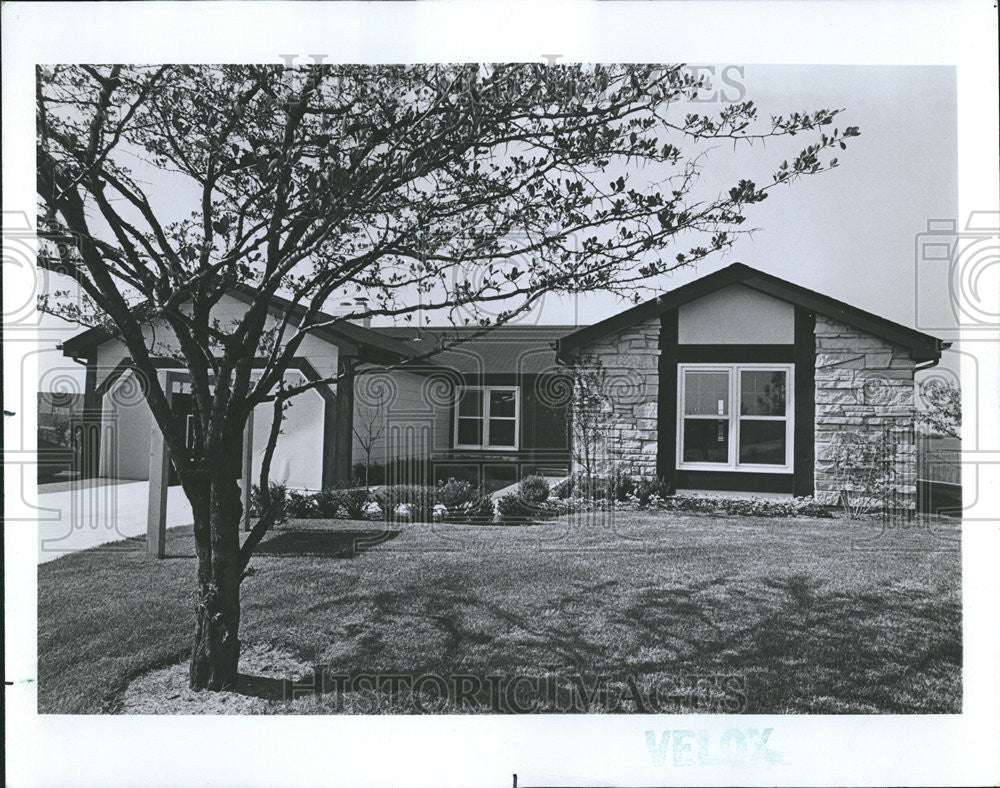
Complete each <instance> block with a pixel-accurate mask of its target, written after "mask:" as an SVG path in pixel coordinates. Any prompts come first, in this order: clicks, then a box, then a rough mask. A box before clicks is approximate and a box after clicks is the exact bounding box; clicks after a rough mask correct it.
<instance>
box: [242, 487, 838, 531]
mask: <svg viewBox="0 0 1000 788" xmlns="http://www.w3.org/2000/svg"><path fill="white" fill-rule="evenodd" d="M273 489H274V494H275V495H277V496H278V499H279V501H280V505H281V509H280V510H279V521H284V520H288V519H289V518H296V519H334V520H381V521H385V522H438V523H439V522H450V523H470V524H479V525H489V524H493V523H497V524H500V525H519V524H526V523H531V522H538V521H539V520H545V519H548V518H551V517H557V516H559V515H565V514H572V513H576V512H586V511H594V510H604V509H618V510H622V511H634V510H640V511H641V510H649V511H663V512H701V513H705V514H723V515H729V516H734V517H770V518H773V517H800V516H801V517H831V516H832V513H831V510H830V508H829V507H826V506H822V505H820V504H818V503H816V501H815V499H813V498H811V497H800V498H757V497H750V498H745V497H739V498H731V497H725V496H716V495H685V494H679V495H671V494H669V492H668V491H667V489H666V485H664V484H663V483H662V482H658V481H650V480H640V481H633V480H631V479H629V480H628V482H627V483H626V482H623V481H621V479H620V478H619V479H616V478H614V477H610V478H606V479H590V480H585V479H582V478H581V477H578V476H574V477H570V478H568V479H564V480H563V481H562V482H559V483H558V484H557V485H555V486H554V487H552V488H551V489H550V487H549V484H548V482H547V481H546V480H545V479H543V478H541V477H539V476H529V477H527V478H525V479H524V480H522V482H521V483H520V484H519V485H518V487H517V489H516V490H514V491H513V492H510V493H507V494H506V495H503V496H501V497H500V498H499V499H498V500H497V501H496V502H494V501H493V500H491V498H490V496H489V495H488V494H487V493H486V492H485V491H484V490H482V489H481V488H477V487H475V486H474V485H472V484H470V483H469V482H467V481H463V480H458V479H449V480H448V481H446V482H439V483H438V484H437V485H436V486H433V487H430V486H427V487H424V486H420V485H392V486H388V487H377V488H373V489H371V490H367V489H364V488H357V489H343V490H322V491H320V492H315V493H309V492H302V491H298V490H287V489H285V488H284V487H282V486H280V485H276V486H275V487H274V488H273ZM259 510H260V504H259V491H258V490H257V488H256V487H254V488H253V495H252V496H251V513H256V512H258V511H259Z"/></svg>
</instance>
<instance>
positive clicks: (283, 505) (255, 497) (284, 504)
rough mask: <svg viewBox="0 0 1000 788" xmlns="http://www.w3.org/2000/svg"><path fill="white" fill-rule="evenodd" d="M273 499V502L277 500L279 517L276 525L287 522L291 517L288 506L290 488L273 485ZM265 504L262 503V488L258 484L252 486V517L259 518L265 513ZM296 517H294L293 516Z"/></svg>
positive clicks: (276, 519) (276, 518) (275, 520)
mask: <svg viewBox="0 0 1000 788" xmlns="http://www.w3.org/2000/svg"><path fill="white" fill-rule="evenodd" d="M271 499H272V501H273V500H275V499H277V504H278V510H277V515H276V517H275V519H274V522H275V525H278V524H281V523H283V522H286V521H287V520H288V517H289V511H288V504H289V493H288V488H287V487H285V485H283V484H272V485H271ZM263 508H264V507H263V504H262V501H261V494H260V486H258V485H256V484H251V485H250V512H249V514H250V516H251V517H259V516H260V515H261V512H262V511H263ZM292 516H294V515H292Z"/></svg>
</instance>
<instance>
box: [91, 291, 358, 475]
mask: <svg viewBox="0 0 1000 788" xmlns="http://www.w3.org/2000/svg"><path fill="white" fill-rule="evenodd" d="M246 308H247V305H246V304H244V303H243V302H242V301H240V300H239V299H236V298H232V297H231V296H224V297H223V298H222V299H221V301H220V302H219V304H218V305H217V306H216V308H215V309H214V310H213V312H212V315H213V317H214V318H217V319H218V320H219V324H220V327H221V328H223V329H225V328H228V327H231V326H232V325H233V324H234V322H235V321H236V320H238V319H239V318H240V317H241V316H242V315H243V314H244V312H245V311H246ZM268 325H271V326H273V325H275V318H268ZM143 334H144V336H145V338H146V343H147V347H149V348H151V353H152V355H154V356H157V355H163V354H164V351H165V350H169V349H170V348H176V347H177V339H176V337H175V336H174V334H173V332H172V330H171V329H170V327H169V326H168V325H167V323H166V322H165V321H163V320H159V321H154V323H153V324H152V325H149V324H147V325H145V326H144V328H143ZM297 355H298V356H299V357H302V358H305V359H306V360H307V361H308V362H309V363H310V364H311V365H312V366H313V367H314V368H315V369H316V371H317V373H318V374H319V375H320V376H322V377H333V376H335V375H336V373H337V357H338V348H337V346H336V345H333V344H330V343H329V342H327V341H325V340H323V339H320V338H318V337H314V336H306V338H305V339H304V341H303V342H302V344H301V345H300V347H299V351H298V353H297ZM129 356H130V353H129V351H128V348H127V347H126V346H125V343H124V342H122V341H121V340H120V339H110V340H108V341H106V342H104V343H102V344H101V345H100V346H99V347H98V349H97V376H96V385H98V386H100V385H101V384H102V383H103V382H104V381H105V380H106V378H107V377H108V376H109V375H111V374H112V373H113V372H114V370H115V369H116V368H117V366H118V365H119V364H120V363H121V362H122V360H123V359H125V358H127V357H129ZM289 374H290V375H292V376H293V377H294V378H295V380H301V376H300V374H299V373H298V372H294V373H289ZM330 389H331V391H332V392H334V393H335V392H336V386H330ZM103 410H104V414H103V419H104V423H105V428H106V429H105V435H107V434H108V433H107V428H108V427H109V426H110V425H112V424H113V425H114V427H113V429H114V435H115V438H114V440H108V439H107V438H105V439H104V440H103V441H102V447H101V461H100V474H101V475H102V476H109V475H116V476H117V477H118V478H122V479H138V480H146V479H148V478H149V446H150V428H151V425H152V414H151V413H150V411H149V407H148V406H147V405H146V402H145V400H144V398H143V397H142V395H141V393H140V390H139V384H138V378H137V374H136V373H134V372H129V373H126V374H125V375H123V376H122V377H121V379H120V380H119V381H116V382H115V383H114V384H113V385H112V387H111V388H110V389H109V391H108V392H107V393H106V394H105V396H104V399H103ZM323 425H324V400H323V398H322V396H321V395H320V394H319V393H318V392H315V391H311V392H305V393H303V394H302V395H300V396H299V397H297V398H296V399H295V401H294V402H293V404H292V406H291V407H290V408H289V409H288V410H287V411H286V412H285V421H284V424H283V425H282V435H281V437H280V438H279V439H278V444H277V449H276V451H275V456H274V460H273V463H272V478H273V479H275V480H276V481H282V482H284V483H286V484H288V485H289V486H290V487H302V488H309V489H319V488H320V487H321V486H322V473H323ZM270 426H271V406H270V405H269V404H265V405H262V406H260V407H258V408H257V411H256V413H255V415H254V481H256V479H257V476H258V474H259V470H260V461H261V456H262V454H263V449H264V444H265V441H266V440H267V434H268V431H269V430H270Z"/></svg>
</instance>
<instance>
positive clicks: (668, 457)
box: [656, 309, 677, 492]
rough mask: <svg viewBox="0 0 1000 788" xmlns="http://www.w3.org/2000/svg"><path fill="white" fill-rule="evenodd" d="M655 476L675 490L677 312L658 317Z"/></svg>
mask: <svg viewBox="0 0 1000 788" xmlns="http://www.w3.org/2000/svg"><path fill="white" fill-rule="evenodd" d="M659 377H660V385H659V390H658V395H659V400H658V402H657V405H658V407H657V410H656V422H657V452H656V475H657V476H658V477H659V478H660V479H663V480H664V481H665V482H666V483H667V484H668V485H669V486H670V490H671V491H672V492H676V490H677V479H676V478H675V476H676V465H677V459H676V458H677V310H676V309H668V310H667V311H666V312H664V313H663V314H661V315H660V363H659Z"/></svg>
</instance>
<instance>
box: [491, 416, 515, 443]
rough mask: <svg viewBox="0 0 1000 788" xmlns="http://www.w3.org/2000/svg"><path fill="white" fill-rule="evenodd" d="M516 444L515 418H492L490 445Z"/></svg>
mask: <svg viewBox="0 0 1000 788" xmlns="http://www.w3.org/2000/svg"><path fill="white" fill-rule="evenodd" d="M513 445H514V420H513V419H490V446H513Z"/></svg>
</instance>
